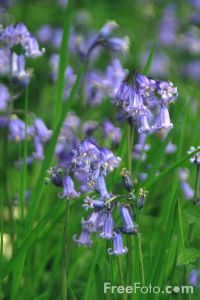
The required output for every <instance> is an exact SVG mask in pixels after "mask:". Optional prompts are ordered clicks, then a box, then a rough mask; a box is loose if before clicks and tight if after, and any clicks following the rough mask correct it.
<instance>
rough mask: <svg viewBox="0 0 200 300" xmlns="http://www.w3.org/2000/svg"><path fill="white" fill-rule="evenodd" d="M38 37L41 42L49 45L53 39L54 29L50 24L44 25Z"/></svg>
mask: <svg viewBox="0 0 200 300" xmlns="http://www.w3.org/2000/svg"><path fill="white" fill-rule="evenodd" d="M37 36H38V39H39V41H40V42H42V43H49V42H50V41H51V39H52V37H53V29H52V28H51V26H50V25H48V24H46V25H43V26H42V27H40V29H39V30H38V32H37Z"/></svg>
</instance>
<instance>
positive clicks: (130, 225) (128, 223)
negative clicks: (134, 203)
mask: <svg viewBox="0 0 200 300" xmlns="http://www.w3.org/2000/svg"><path fill="white" fill-rule="evenodd" d="M119 213H120V215H121V217H122V221H123V225H122V226H121V227H120V229H121V231H122V232H123V233H130V234H137V232H138V230H137V225H136V224H134V222H133V217H132V216H131V214H130V211H129V209H128V208H127V207H125V206H123V205H120V206H119Z"/></svg>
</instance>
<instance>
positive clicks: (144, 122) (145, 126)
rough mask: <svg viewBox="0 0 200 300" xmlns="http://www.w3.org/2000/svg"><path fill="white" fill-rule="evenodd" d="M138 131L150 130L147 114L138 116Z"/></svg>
mask: <svg viewBox="0 0 200 300" xmlns="http://www.w3.org/2000/svg"><path fill="white" fill-rule="evenodd" d="M138 132H139V133H149V132H150V125H149V122H148V118H147V114H143V115H141V116H140V117H139V128H138Z"/></svg>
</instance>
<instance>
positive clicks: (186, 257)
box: [178, 248, 200, 265]
mask: <svg viewBox="0 0 200 300" xmlns="http://www.w3.org/2000/svg"><path fill="white" fill-rule="evenodd" d="M199 257H200V254H199V249H197V248H186V249H182V250H181V252H180V253H179V255H178V265H188V264H192V263H194V262H196V261H197V260H199Z"/></svg>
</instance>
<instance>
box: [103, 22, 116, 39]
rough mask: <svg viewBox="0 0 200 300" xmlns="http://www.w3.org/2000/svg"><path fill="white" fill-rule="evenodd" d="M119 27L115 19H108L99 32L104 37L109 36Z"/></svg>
mask: <svg viewBox="0 0 200 300" xmlns="http://www.w3.org/2000/svg"><path fill="white" fill-rule="evenodd" d="M117 27H118V24H117V23H116V22H115V21H107V22H106V23H105V25H104V26H103V27H102V28H101V29H100V30H99V34H100V35H101V36H102V37H104V38H105V37H108V36H109V35H110V34H111V33H112V32H113V30H115V29H116V28H117Z"/></svg>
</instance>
